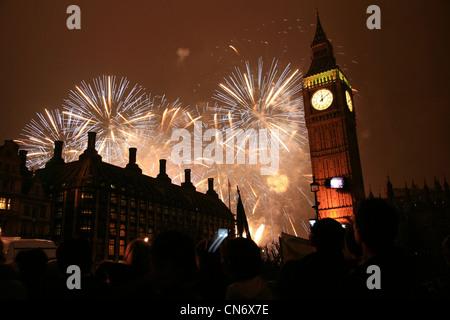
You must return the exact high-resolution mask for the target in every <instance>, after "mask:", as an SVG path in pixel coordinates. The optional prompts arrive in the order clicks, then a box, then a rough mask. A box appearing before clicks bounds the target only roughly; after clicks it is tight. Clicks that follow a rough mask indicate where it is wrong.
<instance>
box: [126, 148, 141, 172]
mask: <svg viewBox="0 0 450 320" xmlns="http://www.w3.org/2000/svg"><path fill="white" fill-rule="evenodd" d="M128 152H129V156H128V164H127V165H126V167H125V168H127V169H129V170H133V171H136V172H138V173H142V169H141V168H139V166H138V165H137V164H136V152H137V149H136V148H129V149H128Z"/></svg>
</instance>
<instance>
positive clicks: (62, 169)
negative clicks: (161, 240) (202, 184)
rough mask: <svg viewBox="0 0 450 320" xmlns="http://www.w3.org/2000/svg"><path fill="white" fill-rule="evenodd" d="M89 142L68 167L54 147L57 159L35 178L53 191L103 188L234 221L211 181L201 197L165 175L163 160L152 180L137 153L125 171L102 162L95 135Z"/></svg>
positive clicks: (59, 147)
mask: <svg viewBox="0 0 450 320" xmlns="http://www.w3.org/2000/svg"><path fill="white" fill-rule="evenodd" d="M92 140H93V141H92ZM88 141H89V142H88V148H87V149H86V150H85V151H84V153H83V154H81V155H80V157H79V160H78V161H73V162H69V163H65V162H64V161H62V162H61V161H60V159H61V157H60V156H61V155H60V150H62V148H61V144H60V143H59V142H58V143H55V154H54V157H53V158H52V160H50V161H49V162H48V163H47V165H46V167H45V168H44V169H40V170H38V171H37V172H36V175H37V176H39V177H40V178H41V179H42V180H43V181H44V182H45V183H46V185H47V187H48V188H50V189H53V190H58V189H71V188H79V187H87V188H95V189H102V188H104V189H107V190H110V191H111V192H114V191H115V192H117V193H118V194H127V195H128V196H130V197H135V198H136V199H145V200H149V201H152V202H155V203H161V204H163V205H167V206H170V207H175V208H181V209H188V210H191V211H194V212H202V213H205V212H206V213H207V214H209V215H211V216H216V217H220V218H224V219H234V218H233V214H232V213H231V211H230V210H229V209H228V207H227V206H226V205H225V204H224V203H223V202H222V201H221V200H220V199H219V197H218V195H217V193H216V192H215V191H214V190H213V180H212V179H210V181H209V190H208V192H207V193H206V194H205V193H201V192H198V191H196V190H195V187H193V185H192V184H189V183H186V184H184V185H182V186H179V185H175V184H172V183H171V182H170V178H169V177H167V175H166V174H165V160H164V159H161V160H160V171H161V172H160V174H159V175H158V177H156V178H155V177H150V176H147V175H144V174H142V171H141V170H140V168H139V167H138V165H137V164H136V163H135V162H134V161H135V159H136V157H135V152H136V149H134V148H130V163H129V164H128V165H127V166H126V167H125V168H122V167H118V166H115V165H112V164H109V163H106V162H103V161H102V158H101V156H100V155H99V154H98V153H97V151H96V150H95V148H94V147H93V146H95V134H92V133H90V136H89V140H88ZM55 159H57V160H55ZM186 170H189V169H186ZM186 177H187V179H190V171H187V172H186ZM187 182H189V181H187Z"/></svg>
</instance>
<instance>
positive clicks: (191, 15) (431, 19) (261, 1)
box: [0, 0, 450, 195]
mask: <svg viewBox="0 0 450 320" xmlns="http://www.w3.org/2000/svg"><path fill="white" fill-rule="evenodd" d="M71 4H76V5H78V6H79V7H80V8H81V30H68V29H67V27H66V19H67V18H68V17H69V14H67V13H66V9H67V7H68V6H69V5H71ZM371 4H376V5H378V6H379V7H380V8H381V30H369V29H367V27H366V19H367V18H368V16H369V15H368V14H367V13H366V9H367V7H368V6H369V5H371ZM315 6H317V7H318V9H319V13H320V18H321V22H322V26H323V28H324V30H325V32H326V34H327V36H328V38H330V39H331V40H332V43H333V46H334V50H335V55H336V59H337V62H338V64H339V65H340V67H341V68H342V70H343V71H344V73H346V75H347V77H348V78H349V80H350V83H351V84H352V86H353V88H354V89H355V90H357V92H356V91H355V92H354V97H355V108H356V112H357V123H358V139H359V145H360V153H361V162H362V168H363V175H364V182H365V186H366V193H368V191H369V186H370V188H371V190H372V192H373V193H374V194H375V195H378V193H381V192H382V191H381V188H382V187H383V186H384V185H385V182H386V177H387V175H389V176H390V179H391V181H392V182H393V184H394V185H396V186H403V185H404V182H405V181H406V182H407V183H408V184H410V183H411V181H412V180H414V181H415V182H416V184H419V185H420V186H422V185H423V181H424V179H426V180H427V182H428V185H429V186H430V185H432V182H433V180H434V176H436V177H437V178H438V179H439V180H440V181H441V182H442V181H443V177H444V175H447V181H450V165H449V161H448V159H449V156H450V154H449V149H450V148H449V138H450V129H449V127H450V126H449V119H450V117H449V116H450V111H449V109H450V103H449V99H448V94H449V92H450V90H449V87H450V86H449V85H450V76H449V74H450V62H449V59H448V57H449V56H450V55H449V36H448V32H449V31H450V28H449V26H450V19H449V15H450V10H449V9H450V2H449V1H446V0H440V1H438V0H429V1H361V0H355V1H336V0H333V1H319V0H315V1H300V0H289V1H286V0H281V1H280V0H277V1H275V0H272V1H266V0H257V1H256V0H249V1H244V0H239V1H235V0H227V1H224V0H222V1H216V0H202V1H162V0H157V1H156V0H153V1H148V0H147V1H144V0H142V1H138V0H127V1H124V0H120V1H118V0H95V1H92V0H89V1H82V0H75V1H61V0H58V1H56V0H53V1H47V0H20V1H17V0H2V1H0V40H1V50H0V96H1V104H0V108H1V117H0V119H1V120H0V121H1V123H0V139H3V140H9V139H16V138H18V136H19V134H20V132H21V130H22V128H23V127H24V126H25V124H26V123H28V122H29V121H30V119H31V118H33V117H35V115H36V112H43V110H44V108H48V109H52V108H60V107H61V104H62V103H63V100H64V99H66V98H68V95H69V91H70V90H72V89H74V86H75V85H78V84H79V83H80V82H81V81H83V80H84V81H87V82H89V81H91V80H92V79H93V78H96V77H98V76H101V75H104V74H113V75H116V76H117V77H119V78H120V77H122V76H124V77H127V78H128V80H130V82H131V83H139V84H141V85H142V86H144V87H145V89H146V91H147V92H150V93H152V94H165V95H166V96H167V97H168V99H169V100H175V99H178V98H179V99H180V101H182V102H183V103H184V104H186V105H187V104H196V103H199V102H208V101H211V100H212V98H211V97H212V95H213V93H214V91H215V90H216V89H218V84H219V82H220V81H222V79H223V78H224V77H225V76H227V75H229V73H230V71H231V70H232V68H233V67H234V66H235V64H236V63H239V62H241V60H253V61H256V59H257V58H258V57H260V56H262V57H264V58H267V59H272V58H277V59H279V61H280V64H281V65H286V64H288V63H291V65H292V67H293V68H300V69H301V70H302V71H303V72H306V71H307V68H308V67H309V63H310V43H311V41H312V39H313V36H314V31H315V23H316V14H315ZM229 45H233V46H235V47H236V48H237V49H238V50H239V52H240V55H239V56H237V55H236V54H235V53H234V52H233V51H232V49H231V48H230V47H229Z"/></svg>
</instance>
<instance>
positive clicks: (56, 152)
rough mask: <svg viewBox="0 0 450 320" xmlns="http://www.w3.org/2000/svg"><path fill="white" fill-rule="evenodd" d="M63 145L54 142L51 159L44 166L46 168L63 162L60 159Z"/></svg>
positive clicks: (57, 141) (59, 142)
mask: <svg viewBox="0 0 450 320" xmlns="http://www.w3.org/2000/svg"><path fill="white" fill-rule="evenodd" d="M63 143H64V142H62V141H59V140H56V141H55V148H54V149H53V157H52V158H51V159H50V160H49V161H48V162H47V163H46V164H45V167H46V168H47V167H49V166H52V165H54V164H59V163H64V160H63V158H62V149H63Z"/></svg>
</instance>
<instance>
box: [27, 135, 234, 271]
mask: <svg viewBox="0 0 450 320" xmlns="http://www.w3.org/2000/svg"><path fill="white" fill-rule="evenodd" d="M88 135H89V136H88V146H87V149H86V150H85V151H84V152H83V153H82V154H81V155H80V157H79V160H78V161H73V162H69V163H65V162H64V160H63V159H62V149H63V142H62V141H55V149H54V155H53V158H52V159H51V160H49V161H48V163H47V164H46V166H45V168H43V169H39V170H38V171H37V172H36V176H37V178H38V179H40V180H41V181H42V182H43V183H44V185H45V189H46V193H47V195H48V197H49V198H50V202H51V218H50V238H51V239H52V240H53V241H55V243H59V242H60V241H62V240H64V239H65V238H69V237H76V236H82V237H85V238H87V239H89V240H90V241H91V243H92V244H93V254H94V257H95V260H96V262H98V261H101V260H104V259H108V260H119V259H122V258H123V255H124V253H125V248H126V245H127V244H128V243H129V242H130V241H132V240H134V239H136V238H148V239H149V241H152V239H153V238H154V237H155V236H157V235H158V234H159V233H160V232H162V231H165V230H169V229H175V230H179V231H182V232H185V233H187V234H190V235H191V236H192V237H193V239H194V240H199V239H201V238H210V237H211V236H212V235H214V234H215V233H216V232H217V230H218V229H219V228H224V229H228V230H229V231H230V234H233V233H234V225H235V220H234V216H233V214H232V213H231V211H230V210H229V208H228V207H227V206H226V205H225V204H224V203H223V202H222V201H221V200H220V199H219V197H218V195H217V193H216V192H215V190H214V180H213V179H212V178H210V179H209V181H208V182H209V189H208V191H207V192H206V193H201V192H198V191H196V190H195V186H194V185H193V184H192V182H191V181H190V170H189V169H186V170H185V182H184V183H182V184H181V186H179V185H175V184H172V183H171V179H170V177H168V175H167V174H166V161H165V160H164V159H161V160H160V173H159V174H158V175H157V177H150V176H146V175H144V174H142V170H141V169H140V168H139V166H138V165H137V164H136V152H137V150H136V149H135V148H130V149H129V163H128V164H127V165H126V167H125V168H121V167H118V166H114V165H112V164H109V163H106V162H103V161H102V157H101V156H100V155H99V154H98V152H97V151H96V150H95V139H96V133H95V132H89V133H88Z"/></svg>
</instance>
